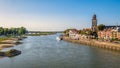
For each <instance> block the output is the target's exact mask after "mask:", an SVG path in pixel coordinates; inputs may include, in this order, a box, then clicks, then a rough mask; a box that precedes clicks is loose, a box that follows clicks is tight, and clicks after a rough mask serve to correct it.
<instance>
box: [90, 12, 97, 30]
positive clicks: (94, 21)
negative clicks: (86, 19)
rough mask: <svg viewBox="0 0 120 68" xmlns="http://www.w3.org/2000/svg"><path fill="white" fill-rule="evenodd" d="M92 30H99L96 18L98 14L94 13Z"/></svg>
mask: <svg viewBox="0 0 120 68" xmlns="http://www.w3.org/2000/svg"><path fill="white" fill-rule="evenodd" d="M91 28H92V31H93V32H96V31H97V19H96V14H94V15H93V17H92V27H91Z"/></svg>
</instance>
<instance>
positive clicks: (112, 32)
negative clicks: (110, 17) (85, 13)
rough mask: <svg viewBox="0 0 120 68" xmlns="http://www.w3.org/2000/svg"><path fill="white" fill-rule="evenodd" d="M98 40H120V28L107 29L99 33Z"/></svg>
mask: <svg viewBox="0 0 120 68" xmlns="http://www.w3.org/2000/svg"><path fill="white" fill-rule="evenodd" d="M98 38H99V39H104V40H110V39H120V27H116V28H112V27H111V28H106V29H104V30H103V31H98Z"/></svg>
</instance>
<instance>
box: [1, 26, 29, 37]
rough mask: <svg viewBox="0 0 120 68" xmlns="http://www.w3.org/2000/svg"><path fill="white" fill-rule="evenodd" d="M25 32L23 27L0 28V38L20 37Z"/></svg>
mask: <svg viewBox="0 0 120 68" xmlns="http://www.w3.org/2000/svg"><path fill="white" fill-rule="evenodd" d="M26 32H27V30H26V28H25V27H19V28H3V27H0V36H2V35H5V36H11V35H22V34H25V33H26Z"/></svg>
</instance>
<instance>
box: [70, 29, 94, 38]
mask: <svg viewBox="0 0 120 68" xmlns="http://www.w3.org/2000/svg"><path fill="white" fill-rule="evenodd" d="M69 38H71V39H75V40H79V39H91V38H94V36H92V35H85V34H79V33H78V30H76V29H71V30H69Z"/></svg>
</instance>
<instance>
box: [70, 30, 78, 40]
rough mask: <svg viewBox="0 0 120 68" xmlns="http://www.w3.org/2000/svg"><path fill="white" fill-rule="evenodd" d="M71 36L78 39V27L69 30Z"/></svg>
mask: <svg viewBox="0 0 120 68" xmlns="http://www.w3.org/2000/svg"><path fill="white" fill-rule="evenodd" d="M69 37H70V38H71V39H78V30H76V29H71V30H69Z"/></svg>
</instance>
